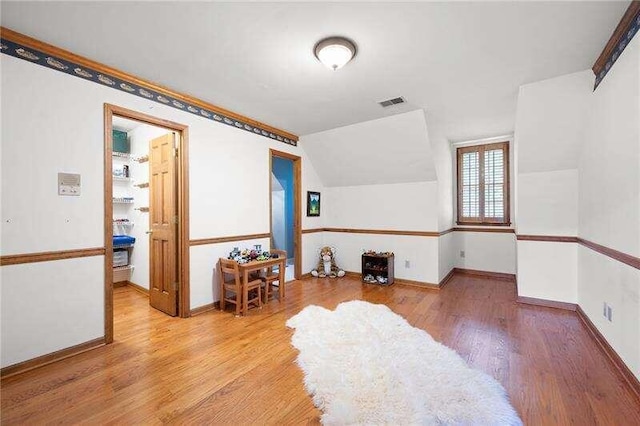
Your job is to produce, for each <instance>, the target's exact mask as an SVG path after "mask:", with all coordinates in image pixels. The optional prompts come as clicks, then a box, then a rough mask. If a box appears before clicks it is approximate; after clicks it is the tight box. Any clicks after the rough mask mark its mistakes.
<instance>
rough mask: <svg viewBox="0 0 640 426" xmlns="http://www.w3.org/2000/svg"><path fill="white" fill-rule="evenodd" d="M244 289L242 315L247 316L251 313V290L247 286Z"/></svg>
mask: <svg viewBox="0 0 640 426" xmlns="http://www.w3.org/2000/svg"><path fill="white" fill-rule="evenodd" d="M242 289H243V290H242V315H247V312H248V311H249V289H248V288H247V286H246V285H243V286H242Z"/></svg>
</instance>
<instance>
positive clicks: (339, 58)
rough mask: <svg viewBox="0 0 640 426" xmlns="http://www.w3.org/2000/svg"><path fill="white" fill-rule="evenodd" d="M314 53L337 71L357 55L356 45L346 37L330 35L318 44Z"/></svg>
mask: <svg viewBox="0 0 640 426" xmlns="http://www.w3.org/2000/svg"><path fill="white" fill-rule="evenodd" d="M314 53H315V55H316V58H318V60H319V61H320V62H322V63H323V64H324V65H325V66H326V67H327V68H329V69H332V70H333V71H335V70H337V69H340V68H342V67H343V66H345V65H346V64H347V63H348V62H349V61H350V60H351V59H353V57H354V56H356V45H355V44H354V43H353V42H352V41H351V40H347V39H346V38H344V37H329V38H325V39H323V40H320V41H319V42H318V44H316V47H315V49H314Z"/></svg>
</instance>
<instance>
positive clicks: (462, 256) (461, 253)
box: [460, 250, 464, 259]
mask: <svg viewBox="0 0 640 426" xmlns="http://www.w3.org/2000/svg"><path fill="white" fill-rule="evenodd" d="M460 257H461V258H463V259H464V250H460Z"/></svg>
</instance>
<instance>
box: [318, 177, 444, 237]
mask: <svg viewBox="0 0 640 426" xmlns="http://www.w3.org/2000/svg"><path fill="white" fill-rule="evenodd" d="M325 194H326V196H325V197H324V201H323V202H324V203H325V207H327V217H326V219H325V224H326V225H325V226H327V227H330V228H359V229H394V230H406V231H436V230H437V229H438V212H437V203H438V198H437V197H438V194H437V183H436V182H435V181H434V182H413V183H400V184H391V185H361V186H342V187H330V188H326V189H325Z"/></svg>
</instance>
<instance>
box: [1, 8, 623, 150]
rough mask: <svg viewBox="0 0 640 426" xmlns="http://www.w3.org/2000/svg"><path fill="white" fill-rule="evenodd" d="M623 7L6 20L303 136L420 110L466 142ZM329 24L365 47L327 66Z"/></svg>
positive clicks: (7, 11)
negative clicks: (323, 51) (324, 45)
mask: <svg viewBox="0 0 640 426" xmlns="http://www.w3.org/2000/svg"><path fill="white" fill-rule="evenodd" d="M627 5H628V1H624V2H490V3H480V2H473V3H466V2H465V3H463V2H447V3H435V2H429V3H346V4H343V3H317V2H305V3H293V4H292V3H210V2H139V3H130V2H127V3H124V2H67V3H57V2H32V3H30V2H16V3H13V2H6V1H4V2H2V3H1V22H2V25H3V26H6V27H8V28H10V29H13V30H15V31H18V32H22V33H24V34H26V35H29V36H32V37H35V38H37V39H40V40H42V41H45V42H48V43H51V44H53V45H56V46H59V47H62V48H64V49H67V50H70V51H72V52H74V53H78V54H80V55H83V56H87V57H89V58H91V59H94V60H97V61H99V62H103V63H105V64H107V65H111V66H113V67H116V68H119V69H121V70H123V71H126V72H129V73H132V74H135V75H138V76H140V77H143V78H145V79H148V80H151V81H154V82H157V83H160V84H162V85H165V86H168V87H171V88H173V89H176V90H178V91H181V92H185V93H188V94H191V95H194V96H196V97H199V98H201V99H203V100H205V101H208V102H211V103H213V104H216V105H219V106H222V107H224V108H227V109H231V110H233V111H235V112H238V113H241V114H244V115H247V116H249V117H251V118H254V119H257V120H260V121H263V122H265V123H268V124H270V125H273V126H276V127H279V128H282V129H285V130H288V131H291V132H293V133H296V134H298V135H305V134H310V133H315V132H319V131H323V130H327V129H332V128H336V127H339V126H345V125H349V124H353V123H359V122H363V121H367V120H372V119H377V118H381V117H384V116H388V115H394V114H398V113H401V112H407V111H412V110H418V109H424V110H425V112H426V113H427V116H428V117H429V120H431V121H430V122H429V123H428V126H429V128H430V129H436V128H437V129H438V132H439V133H441V134H443V135H444V136H445V137H446V138H448V139H449V140H461V139H468V138H475V137H482V136H490V135H495V134H504V133H508V132H511V131H513V126H514V117H515V107H516V99H517V93H518V86H520V85H521V84H523V83H528V82H533V81H538V80H542V79H545V78H549V77H554V76H558V75H562V74H567V73H571V72H575V71H580V70H584V69H588V68H590V66H591V64H592V63H593V61H594V60H595V59H596V57H597V56H598V53H599V52H600V50H601V49H602V47H603V46H604V44H605V43H606V41H607V39H608V38H609V35H610V34H611V32H612V31H613V29H614V28H615V26H616V24H617V22H618V20H619V19H620V17H621V16H622V14H623V13H624V10H625V9H626V7H627ZM335 34H339V35H345V36H348V37H350V38H351V39H353V40H354V41H355V42H356V43H357V45H358V54H357V56H356V58H355V59H354V61H353V62H352V63H350V64H348V65H347V66H346V67H345V68H343V69H342V70H339V71H337V72H332V71H329V70H327V69H326V68H324V67H323V66H322V65H321V64H320V63H318V62H317V61H316V59H315V58H314V56H313V54H312V50H313V46H314V44H315V43H316V42H317V41H318V40H320V39H321V38H323V37H325V36H329V35H335ZM395 96H405V97H406V98H407V101H408V103H407V104H405V105H403V106H398V107H393V108H390V109H383V108H381V107H380V106H379V105H378V104H377V103H376V102H377V101H379V100H383V99H386V98H390V97H395Z"/></svg>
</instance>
